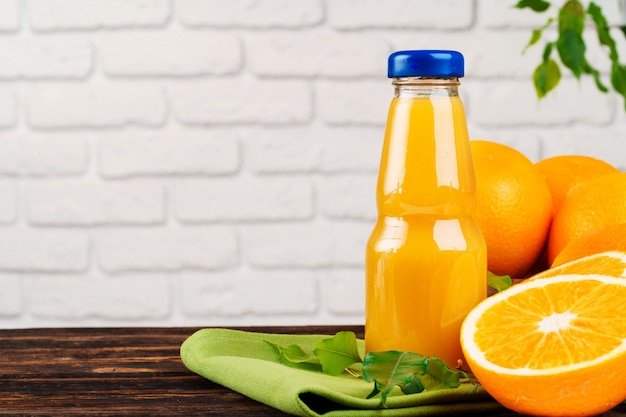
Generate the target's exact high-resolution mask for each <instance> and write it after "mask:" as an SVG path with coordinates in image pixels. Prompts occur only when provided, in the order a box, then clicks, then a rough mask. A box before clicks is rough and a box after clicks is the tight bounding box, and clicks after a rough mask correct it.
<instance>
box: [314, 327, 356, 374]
mask: <svg viewBox="0 0 626 417" xmlns="http://www.w3.org/2000/svg"><path fill="white" fill-rule="evenodd" d="M313 353H314V354H315V356H316V357H317V358H318V359H319V361H320V363H321V364H322V369H323V371H324V372H325V373H327V374H329V375H339V374H340V373H342V372H343V371H344V369H346V368H347V367H348V366H350V365H352V364H354V363H360V362H361V355H360V354H359V349H358V346H357V343H356V335H355V334H354V332H337V334H335V336H333V337H331V338H329V339H323V340H320V341H319V342H317V344H316V345H315V349H314V350H313Z"/></svg>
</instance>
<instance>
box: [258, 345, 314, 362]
mask: <svg viewBox="0 0 626 417" xmlns="http://www.w3.org/2000/svg"><path fill="white" fill-rule="evenodd" d="M265 343H267V344H269V345H271V346H273V347H274V348H275V349H276V350H277V351H278V352H279V353H280V354H281V355H282V356H283V358H285V360H287V361H289V362H291V363H316V364H319V363H320V361H319V359H317V358H316V357H315V355H314V354H313V352H305V351H304V350H303V349H302V348H301V347H300V346H298V345H289V346H280V345H277V344H276V343H272V342H270V341H267V340H266V341H265Z"/></svg>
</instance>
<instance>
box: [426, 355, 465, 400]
mask: <svg viewBox="0 0 626 417" xmlns="http://www.w3.org/2000/svg"><path fill="white" fill-rule="evenodd" d="M420 380H421V382H422V384H424V388H425V389H427V390H430V391H434V390H438V389H444V388H458V386H459V385H461V382H460V380H459V374H458V372H455V371H452V370H451V369H450V368H448V366H447V365H446V363H445V362H444V361H442V360H441V359H439V358H437V357H435V356H433V357H431V358H430V361H429V364H428V372H426V374H424V375H423V376H422V377H421V378H420Z"/></svg>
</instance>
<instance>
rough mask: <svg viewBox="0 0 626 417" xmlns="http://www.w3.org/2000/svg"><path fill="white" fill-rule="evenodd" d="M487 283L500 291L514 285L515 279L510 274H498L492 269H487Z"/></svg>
mask: <svg viewBox="0 0 626 417" xmlns="http://www.w3.org/2000/svg"><path fill="white" fill-rule="evenodd" d="M487 285H488V286H490V287H491V288H493V289H494V290H496V291H498V292H500V291H502V290H506V289H507V288H509V287H510V286H511V285H513V280H511V277H510V276H508V275H496V274H494V273H493V272H491V271H487Z"/></svg>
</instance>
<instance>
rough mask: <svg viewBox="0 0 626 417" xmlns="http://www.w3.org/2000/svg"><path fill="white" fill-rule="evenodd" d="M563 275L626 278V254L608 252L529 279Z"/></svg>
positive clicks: (556, 267) (568, 263)
mask: <svg viewBox="0 0 626 417" xmlns="http://www.w3.org/2000/svg"><path fill="white" fill-rule="evenodd" d="M563 274H583V275H590V274H601V275H609V276H612V277H616V278H626V252H621V251H608V252H601V253H597V254H595V255H589V256H584V257H582V258H579V259H575V260H573V261H570V262H566V263H564V264H561V265H558V266H555V267H552V268H550V269H546V270H545V271H541V272H539V273H538V274H535V275H533V276H531V277H530V278H528V279H534V278H547V277H553V276H556V275H563Z"/></svg>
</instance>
